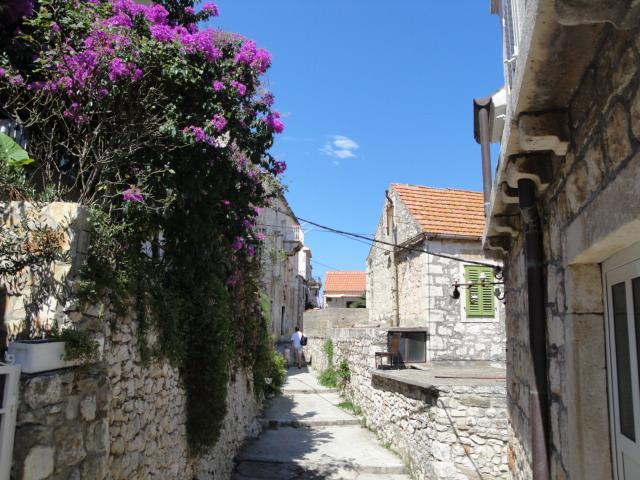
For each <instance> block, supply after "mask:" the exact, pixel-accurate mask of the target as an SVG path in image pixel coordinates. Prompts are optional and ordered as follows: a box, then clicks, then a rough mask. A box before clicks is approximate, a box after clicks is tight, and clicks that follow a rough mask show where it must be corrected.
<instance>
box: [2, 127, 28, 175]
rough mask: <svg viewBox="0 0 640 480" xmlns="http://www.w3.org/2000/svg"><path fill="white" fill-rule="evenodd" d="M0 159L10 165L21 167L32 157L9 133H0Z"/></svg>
mask: <svg viewBox="0 0 640 480" xmlns="http://www.w3.org/2000/svg"><path fill="white" fill-rule="evenodd" d="M0 161H5V162H7V163H8V164H9V165H11V166H12V167H23V166H25V165H28V164H30V163H32V162H33V159H32V158H29V154H28V153H27V152H26V151H25V150H24V149H23V148H22V147H21V146H20V145H18V144H17V143H16V142H15V141H14V140H13V139H12V138H11V137H10V136H9V135H6V134H4V133H0Z"/></svg>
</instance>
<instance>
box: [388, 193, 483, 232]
mask: <svg viewBox="0 0 640 480" xmlns="http://www.w3.org/2000/svg"><path fill="white" fill-rule="evenodd" d="M391 188H393V189H394V190H395V191H396V192H397V193H398V195H399V196H400V198H401V199H402V201H403V203H404V204H405V205H406V206H407V208H408V209H409V211H410V212H411V214H412V215H413V217H414V218H415V219H416V220H417V221H418V223H419V224H420V226H421V227H422V230H423V231H424V232H425V233H435V234H446V235H460V236H465V237H482V232H483V230H484V199H483V195H482V192H472V191H470V190H456V189H453V188H431V187H421V186H417V185H403V184H399V183H394V184H392V185H391Z"/></svg>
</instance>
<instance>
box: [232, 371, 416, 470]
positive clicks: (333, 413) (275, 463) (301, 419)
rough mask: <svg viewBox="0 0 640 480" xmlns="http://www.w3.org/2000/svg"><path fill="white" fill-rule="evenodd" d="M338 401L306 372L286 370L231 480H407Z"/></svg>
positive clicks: (395, 462)
mask: <svg viewBox="0 0 640 480" xmlns="http://www.w3.org/2000/svg"><path fill="white" fill-rule="evenodd" d="M341 401H342V399H341V398H340V396H339V394H338V393H337V391H336V390H334V389H329V388H325V387H322V386H321V385H319V384H318V381H317V380H316V378H315V377H314V376H313V375H312V374H311V373H309V371H308V370H307V369H306V368H304V369H302V370H297V369H290V370H289V373H288V377H287V380H286V383H285V385H284V388H283V392H282V395H281V396H278V397H276V398H274V399H272V400H271V402H270V403H269V404H268V405H267V406H266V407H265V410H264V411H263V415H262V418H261V419H260V422H261V424H262V427H263V432H262V434H261V435H260V436H259V437H258V438H257V439H255V440H253V441H251V442H249V443H248V444H247V445H245V447H244V448H243V449H242V450H241V452H240V453H239V454H238V456H237V457H236V468H235V474H234V477H233V478H234V480H250V479H267V478H269V479H276V478H277V479H280V480H293V479H345V480H351V479H358V480H403V479H407V480H408V479H409V478H410V477H409V476H408V475H407V474H406V469H405V466H404V464H403V463H402V460H400V458H399V457H398V456H397V455H395V454H394V453H393V452H391V451H390V450H388V449H385V448H384V447H383V446H382V445H381V444H380V443H379V442H378V440H377V439H376V437H375V435H374V434H373V433H371V432H369V431H368V430H367V429H366V428H364V427H362V426H361V424H360V420H359V419H358V417H356V416H354V415H352V414H350V413H348V412H346V411H345V410H343V409H341V408H340V407H339V406H338V404H339V403H340V402H341Z"/></svg>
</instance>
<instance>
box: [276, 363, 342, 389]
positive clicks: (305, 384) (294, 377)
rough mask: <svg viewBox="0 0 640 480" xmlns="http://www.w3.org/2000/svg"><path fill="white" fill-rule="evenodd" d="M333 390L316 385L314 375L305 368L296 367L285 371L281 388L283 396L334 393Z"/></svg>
mask: <svg viewBox="0 0 640 480" xmlns="http://www.w3.org/2000/svg"><path fill="white" fill-rule="evenodd" d="M336 391H337V390H336V389H335V388H327V387H323V386H322V385H320V384H319V383H318V380H317V379H316V377H315V375H313V374H312V373H310V372H309V369H308V368H307V367H303V368H302V369H300V370H299V369H298V367H293V368H289V370H287V378H286V380H285V382H284V385H283V386H282V393H283V394H284V395H296V394H312V393H335V392H336Z"/></svg>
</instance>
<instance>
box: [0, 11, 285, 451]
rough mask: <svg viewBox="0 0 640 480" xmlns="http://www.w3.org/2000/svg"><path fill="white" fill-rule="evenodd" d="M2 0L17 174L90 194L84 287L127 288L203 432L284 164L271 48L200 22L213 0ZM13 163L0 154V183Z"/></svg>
mask: <svg viewBox="0 0 640 480" xmlns="http://www.w3.org/2000/svg"><path fill="white" fill-rule="evenodd" d="M13 1H14V2H17V4H20V5H22V6H24V8H23V10H22V11H21V12H20V15H19V17H24V18H22V23H21V25H16V22H18V20H19V18H14V17H15V15H14V16H2V15H0V33H2V34H3V36H1V37H0V116H1V117H8V118H9V119H11V120H13V121H15V122H16V123H17V124H19V125H20V126H21V127H22V129H23V130H24V131H25V132H26V135H27V138H28V150H29V155H30V157H31V158H33V159H34V162H33V163H31V164H29V165H27V166H24V167H21V169H20V171H19V172H18V174H19V176H20V178H21V179H22V180H23V181H24V182H23V183H24V184H29V185H31V186H33V187H34V188H35V189H36V190H39V191H40V192H43V193H44V192H46V193H47V195H48V197H47V198H49V199H55V200H64V201H76V202H80V203H82V204H85V205H89V206H90V207H91V209H92V212H93V213H92V218H93V222H94V234H93V235H94V236H93V239H92V244H91V250H90V255H89V260H88V265H87V267H86V268H85V270H84V273H83V282H84V283H83V285H84V291H85V292H87V295H89V294H91V295H93V296H91V297H90V298H92V299H93V300H94V301H95V300H96V299H99V298H102V297H104V295H106V294H108V295H109V296H110V300H111V302H112V303H113V304H114V305H116V304H118V303H119V302H120V303H124V299H125V297H129V298H131V297H134V298H135V299H136V302H137V304H138V306H137V308H138V312H139V315H138V320H139V322H140V323H141V328H140V331H141V332H142V333H144V332H145V331H146V325H147V323H148V322H155V326H156V327H157V329H158V331H159V337H160V345H161V347H160V349H161V350H162V353H163V354H164V355H165V356H167V357H168V358H169V359H170V360H172V361H174V362H175V363H176V364H177V365H178V366H179V367H180V371H181V373H182V375H183V379H184V382H185V388H186V389H187V412H188V422H187V425H188V432H189V436H190V441H191V445H192V446H194V447H195V448H196V449H197V448H200V447H204V446H207V445H211V444H212V443H213V442H214V441H215V440H216V438H217V431H218V430H217V429H218V428H219V426H220V423H221V421H222V418H223V417H224V411H225V407H224V403H225V395H226V394H225V392H226V382H227V379H228V369H229V361H230V359H231V358H232V354H233V351H234V345H235V344H236V343H238V342H240V343H241V344H242V348H243V350H245V349H246V350H247V351H249V352H250V351H251V349H252V348H253V347H252V342H254V344H255V345H257V343H256V342H258V343H259V342H260V340H257V339H255V338H254V337H255V335H254V332H255V331H256V323H255V322H256V321H258V320H257V319H259V318H261V313H260V312H261V310H260V306H259V302H258V294H257V291H258V286H257V281H256V277H257V273H256V272H257V262H256V259H255V253H256V246H257V244H258V243H259V242H260V241H261V240H262V237H261V235H260V234H259V233H255V232H254V230H253V225H254V224H255V218H256V216H257V215H258V214H259V212H260V208H261V206H263V205H265V204H266V201H267V198H268V197H269V192H273V191H274V189H275V188H277V187H273V185H274V184H275V183H277V180H276V177H277V175H278V174H280V173H282V172H283V171H284V170H285V168H286V166H285V165H284V163H283V162H278V161H277V160H276V159H274V158H273V157H272V156H271V155H270V154H269V153H268V152H269V149H270V147H271V145H272V142H273V136H274V133H280V132H282V130H283V128H284V125H283V123H282V121H281V120H280V116H279V114H278V113H277V112H274V111H272V110H271V106H272V104H273V96H272V95H271V94H270V93H269V92H268V91H265V90H264V88H263V87H262V86H261V83H260V77H261V75H262V74H263V73H264V72H265V71H266V70H267V69H268V68H269V66H270V64H271V55H270V54H269V53H268V52H267V51H266V50H263V49H260V48H258V47H257V45H256V44H255V43H254V42H253V41H251V40H248V39H245V38H243V37H241V36H239V35H236V34H229V33H226V32H223V31H220V30H216V29H212V28H206V29H202V28H200V27H199V26H198V23H199V22H201V21H203V20H207V19H209V18H211V17H213V16H216V15H217V14H218V9H217V8H216V6H215V5H213V4H205V5H203V6H202V7H201V8H200V10H199V11H197V10H198V9H197V8H195V6H194V2H193V1H188V0H166V1H161V2H159V3H158V4H153V5H141V4H138V3H135V2H133V1H132V0H111V1H109V0H86V1H80V0H40V1H38V2H37V3H36V4H35V7H34V8H33V9H32V8H31V3H30V2H27V1H19V0H13ZM7 32H11V33H10V34H9V33H7ZM16 175H17V173H16V171H15V169H14V170H11V169H9V168H8V167H6V166H0V176H2V177H3V178H1V179H0V186H2V185H6V184H8V183H9V181H8V180H7V178H11V179H15V178H16ZM14 183H15V182H14ZM269 185H270V186H269ZM0 193H2V195H3V196H4V197H5V198H6V197H7V196H8V195H10V193H9V192H8V191H4V192H0ZM25 195H26V193H25ZM140 245H151V248H150V249H148V250H147V249H141V248H140ZM149 251H150V252H152V253H151V254H150V253H149ZM238 292H242V295H241V296H239V293H238ZM239 298H241V303H242V304H239V303H238V299H239ZM147 312H151V314H150V315H147ZM147 317H148V318H147ZM247 332H251V334H250V335H248V336H247ZM252 339H253V340H252ZM249 357H251V356H250V355H249Z"/></svg>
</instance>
